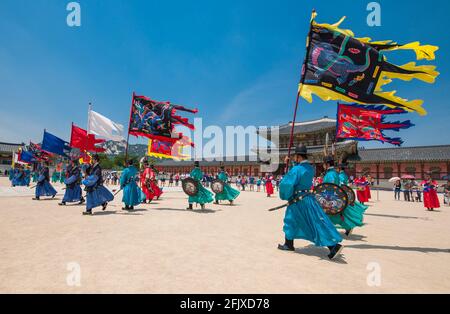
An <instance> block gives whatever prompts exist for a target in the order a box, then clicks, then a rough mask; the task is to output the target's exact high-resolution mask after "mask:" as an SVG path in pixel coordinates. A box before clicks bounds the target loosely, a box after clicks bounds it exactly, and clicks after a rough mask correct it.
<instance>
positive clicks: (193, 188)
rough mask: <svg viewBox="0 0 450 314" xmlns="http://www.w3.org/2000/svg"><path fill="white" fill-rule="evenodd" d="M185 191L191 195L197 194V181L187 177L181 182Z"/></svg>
mask: <svg viewBox="0 0 450 314" xmlns="http://www.w3.org/2000/svg"><path fill="white" fill-rule="evenodd" d="M181 186H182V187H183V191H184V193H186V194H187V195H189V196H195V195H197V193H198V185H197V181H195V180H194V179H192V178H186V179H184V180H183V181H182V182H181Z"/></svg>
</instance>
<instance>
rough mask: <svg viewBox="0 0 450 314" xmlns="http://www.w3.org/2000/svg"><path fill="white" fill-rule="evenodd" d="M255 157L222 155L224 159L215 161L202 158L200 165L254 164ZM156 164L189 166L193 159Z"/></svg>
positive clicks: (165, 161) (191, 164) (192, 164)
mask: <svg viewBox="0 0 450 314" xmlns="http://www.w3.org/2000/svg"><path fill="white" fill-rule="evenodd" d="M257 162H258V161H257V157H256V156H239V157H224V161H223V162H222V161H217V160H211V159H210V160H208V159H207V158H204V159H203V160H201V161H200V166H206V167H219V166H221V165H222V163H223V164H226V165H227V166H230V165H233V166H239V165H248V164H255V163H257ZM156 166H162V167H191V166H194V161H193V160H183V161H175V160H163V161H161V162H158V163H157V164H156Z"/></svg>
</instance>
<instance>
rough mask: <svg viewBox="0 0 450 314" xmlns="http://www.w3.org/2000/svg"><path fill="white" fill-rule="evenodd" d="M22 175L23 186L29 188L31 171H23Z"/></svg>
mask: <svg viewBox="0 0 450 314" xmlns="http://www.w3.org/2000/svg"><path fill="white" fill-rule="evenodd" d="M24 174H25V180H24V183H25V186H30V182H31V170H30V169H29V168H27V169H25V170H24Z"/></svg>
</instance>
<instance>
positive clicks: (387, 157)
mask: <svg viewBox="0 0 450 314" xmlns="http://www.w3.org/2000/svg"><path fill="white" fill-rule="evenodd" d="M349 161H354V162H361V163H365V162H395V161H399V162H401V161H411V162H417V161H450V145H439V146H418V147H393V148H380V149H359V150H358V155H355V156H352V157H351V158H350V159H349Z"/></svg>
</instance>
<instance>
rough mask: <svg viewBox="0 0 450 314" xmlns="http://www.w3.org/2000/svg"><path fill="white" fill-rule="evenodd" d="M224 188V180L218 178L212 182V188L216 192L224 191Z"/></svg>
mask: <svg viewBox="0 0 450 314" xmlns="http://www.w3.org/2000/svg"><path fill="white" fill-rule="evenodd" d="M224 188H225V183H224V182H223V181H222V180H219V179H217V180H214V181H213V182H212V183H211V190H212V191H213V192H214V193H216V194H220V193H222V192H223V190H224Z"/></svg>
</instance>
